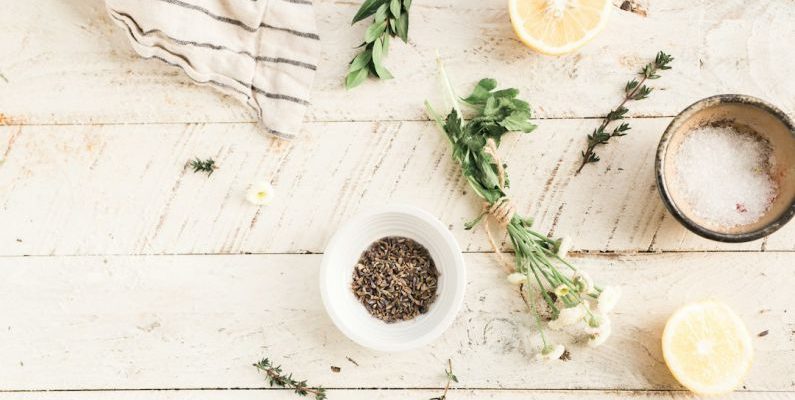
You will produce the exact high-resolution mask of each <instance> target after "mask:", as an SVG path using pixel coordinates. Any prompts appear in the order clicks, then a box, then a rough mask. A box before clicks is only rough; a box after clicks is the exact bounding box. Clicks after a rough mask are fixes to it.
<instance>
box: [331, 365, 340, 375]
mask: <svg viewBox="0 0 795 400" xmlns="http://www.w3.org/2000/svg"><path fill="white" fill-rule="evenodd" d="M340 371H342V368H340V367H337V366H334V365H332V366H331V372H333V373H335V374H338V373H339V372H340Z"/></svg>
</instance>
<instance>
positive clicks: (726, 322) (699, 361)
mask: <svg viewBox="0 0 795 400" xmlns="http://www.w3.org/2000/svg"><path fill="white" fill-rule="evenodd" d="M662 350H663V357H664V358H665V363H666V364H668V368H669V369H670V370H671V373H672V374H673V375H674V377H675V378H676V380H677V381H679V383H681V384H682V385H683V386H685V387H686V388H688V389H690V390H691V391H693V392H695V393H698V394H704V395H715V394H723V393H728V392H731V391H732V390H734V389H736V388H737V387H739V386H740V385H741V384H742V381H743V378H744V377H745V375H746V373H747V372H748V369H749V368H750V366H751V359H752V358H753V346H752V343H751V335H750V334H749V333H748V329H746V327H745V324H744V323H743V321H742V320H741V319H740V317H739V316H737V314H735V313H734V311H732V309H731V308H729V307H728V306H726V305H725V304H722V303H719V302H715V301H706V302H701V303H694V304H689V305H686V306H684V307H682V308H680V309H679V310H678V311H676V312H675V313H674V314H673V315H672V316H671V318H669V319H668V322H667V323H666V324H665V330H664V331H663V336H662Z"/></svg>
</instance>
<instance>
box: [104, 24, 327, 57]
mask: <svg viewBox="0 0 795 400" xmlns="http://www.w3.org/2000/svg"><path fill="white" fill-rule="evenodd" d="M113 12H115V13H116V14H119V15H121V16H123V17H125V18H129V19H130V20H132V21H133V22H134V23H135V24H136V25H137V24H138V23H137V22H136V21H135V19H134V18H133V17H132V16H131V15H130V14H127V13H125V12H122V11H118V10H113ZM139 32H140V33H141V35H143V36H149V35H151V34H153V33H155V34H160V35H162V36H163V37H165V38H167V39H168V40H170V41H172V42H174V43H176V44H179V45H182V46H195V47H203V48H208V49H213V50H226V51H231V52H233V53H237V54H240V55H244V56H247V57H250V58H251V59H253V60H256V61H265V62H270V63H276V64H289V65H294V66H296V67H301V68H306V69H310V70H312V71H316V70H317V66H316V65H313V64H310V63H305V62H303V61H298V60H292V59H289V58H283V57H267V56H255V55H253V54H251V53H249V52H248V51H246V50H235V49H231V48H229V47H226V46H223V45H220V44H212V43H203V42H194V41H191V40H182V39H177V38H175V37H173V36H169V35H168V34H166V33H165V32H163V31H162V30H160V29H149V30H147V31H143V30H141V29H139Z"/></svg>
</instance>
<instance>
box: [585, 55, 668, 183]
mask: <svg viewBox="0 0 795 400" xmlns="http://www.w3.org/2000/svg"><path fill="white" fill-rule="evenodd" d="M673 60H674V58H673V57H671V56H670V55H669V54H665V53H664V52H662V51H660V52H659V53H657V57H655V58H654V61H652V62H650V63H648V64H646V66H644V67H643V68H642V69H641V70H640V72H638V75H639V76H640V80H638V79H637V78H633V79H632V80H631V81H629V82H627V84H626V85H625V86H624V100H622V101H621V104H619V105H618V107H616V108H615V109H613V110H611V111H610V112H609V113H607V115H605V117H604V118H603V119H602V123H601V124H599V127H598V128H596V129H594V131H593V133H591V134H590V135H588V147H587V148H586V149H585V151H583V152H582V162H581V163H580V167H579V168H578V169H577V173H578V174H579V173H580V171H582V169H583V168H584V167H585V165H586V164H588V163H595V162H597V161H599V156H598V155H597V154H596V153H595V152H594V149H596V146H599V145H603V144H607V142H609V141H610V139H612V138H614V137H621V136H626V135H627V131H629V130H630V129H631V128H630V126H629V124H628V123H626V122H622V123H621V124H619V125H618V126H615V127H614V128H613V129H607V126H608V125H609V124H610V123H611V122H613V121H618V120H621V119H624V116H625V115H626V114H627V112H629V109H627V107H625V105H626V104H627V102H628V101H630V100H632V101H637V100H643V99H645V98H647V97H649V94H651V92H652V90H654V88H651V87H648V86H646V84H645V83H646V81H647V80H649V79H657V78H659V77H660V75H658V72H659V71H663V70H667V69H671V67H670V66H669V65H668V64H670V63H671V62H672V61H673Z"/></svg>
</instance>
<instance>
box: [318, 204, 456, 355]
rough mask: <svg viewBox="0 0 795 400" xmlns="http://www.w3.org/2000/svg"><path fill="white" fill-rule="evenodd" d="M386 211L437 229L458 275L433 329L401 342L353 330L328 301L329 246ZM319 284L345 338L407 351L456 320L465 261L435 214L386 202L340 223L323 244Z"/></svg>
mask: <svg viewBox="0 0 795 400" xmlns="http://www.w3.org/2000/svg"><path fill="white" fill-rule="evenodd" d="M386 213H399V214H407V215H410V216H413V217H416V218H419V219H421V220H423V221H425V222H427V223H428V224H430V225H431V228H433V230H434V231H436V232H437V233H439V235H440V236H441V238H442V240H443V241H444V243H445V245H446V246H447V247H448V248H449V249H450V250H451V252H452V254H453V257H452V260H451V261H452V263H453V265H454V268H455V269H456V270H458V272H459V273H458V274H457V276H458V278H457V279H456V280H455V281H454V282H452V284H451V287H453V288H454V289H457V290H456V294H455V297H454V298H453V302H452V306H451V307H450V309H449V310H448V311H447V312H446V313H445V314H444V316H443V317H442V318H441V319H440V320H439V322H438V323H436V324H435V326H434V327H433V329H431V330H430V331H429V332H427V333H425V334H424V335H421V336H418V337H416V338H414V339H412V340H410V341H406V342H404V343H382V342H376V341H371V340H369V339H368V338H366V337H363V336H362V335H359V334H358V333H356V332H354V331H353V330H352V329H349V326H348V325H347V324H345V323H343V322H342V317H341V316H340V315H339V314H338V312H337V310H336V309H335V308H334V307H333V306H332V305H331V300H330V298H329V297H330V294H329V292H328V287H327V282H328V279H327V277H328V271H329V269H330V263H331V258H330V257H329V254H330V253H331V251H330V249H333V248H335V247H337V246H338V242H339V241H341V240H343V239H344V237H343V236H344V233H345V232H346V231H348V230H349V229H352V228H354V227H356V226H358V225H360V224H362V223H363V222H364V221H366V220H368V219H369V218H372V217H375V216H377V215H380V214H386ZM319 278H320V279H319V284H320V298H321V300H322V302H323V307H324V308H325V310H326V313H327V314H328V316H329V318H330V319H331V321H332V322H333V323H334V325H335V326H336V327H337V329H339V330H340V332H342V333H343V334H344V335H345V336H346V337H348V339H350V340H352V341H353V342H355V343H357V344H359V345H360V346H363V347H366V348H369V349H371V350H376V351H382V352H397V351H406V350H412V349H416V348H419V347H422V346H424V345H426V344H428V343H430V342H432V341H434V340H435V339H437V338H438V337H439V336H441V335H442V333H444V332H445V331H446V330H447V329H448V328H449V327H450V326H451V325H452V324H453V322H455V319H456V317H457V316H458V313H459V312H460V311H461V308H462V307H463V304H464V296H465V293H466V287H467V270H466V264H465V263H464V255H463V252H462V251H461V247H460V246H459V245H458V241H457V240H456V239H455V236H453V234H452V232H450V230H448V229H447V227H445V226H444V225H443V224H442V222H441V221H439V219H438V218H436V217H435V216H434V215H433V214H431V213H429V212H427V211H425V210H423V209H421V208H418V207H415V206H411V205H406V204H393V205H388V206H382V207H378V208H376V209H373V210H371V211H367V212H363V213H360V214H357V215H356V216H354V217H353V218H351V219H350V220H348V221H347V222H345V223H344V224H342V225H341V226H340V227H339V228H338V229H337V230H336V231H335V232H334V235H333V236H332V237H331V239H330V240H329V241H328V244H326V247H325V250H324V253H323V260H322V261H321V264H320V274H319Z"/></svg>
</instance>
